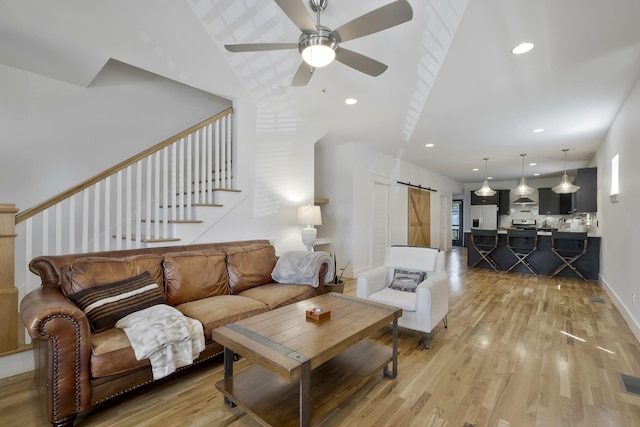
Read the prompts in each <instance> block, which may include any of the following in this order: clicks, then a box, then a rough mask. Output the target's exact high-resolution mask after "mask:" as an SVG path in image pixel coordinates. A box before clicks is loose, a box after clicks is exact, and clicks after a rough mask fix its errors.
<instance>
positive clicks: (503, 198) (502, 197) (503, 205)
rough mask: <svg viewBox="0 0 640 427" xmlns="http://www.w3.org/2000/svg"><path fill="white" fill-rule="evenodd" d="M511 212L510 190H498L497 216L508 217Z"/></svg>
mask: <svg viewBox="0 0 640 427" xmlns="http://www.w3.org/2000/svg"><path fill="white" fill-rule="evenodd" d="M510 210H511V190H498V215H509V213H510Z"/></svg>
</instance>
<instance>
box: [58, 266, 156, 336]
mask: <svg viewBox="0 0 640 427" xmlns="http://www.w3.org/2000/svg"><path fill="white" fill-rule="evenodd" d="M69 299H70V300H71V301H73V302H74V303H75V304H76V305H77V306H78V307H80V308H81V309H82V311H84V312H85V314H86V315H87V317H88V318H89V322H90V324H91V329H92V330H93V331H94V332H101V331H104V330H106V329H109V328H112V327H113V326H114V325H115V324H116V322H117V321H118V320H120V319H121V318H123V317H124V316H126V315H128V314H131V313H133V312H135V311H138V310H142V309H144V308H147V307H151V306H153V305H156V304H164V297H163V296H162V292H161V291H160V287H158V285H157V284H156V283H155V282H154V280H153V278H152V277H151V274H149V272H148V271H145V272H144V273H142V274H141V275H139V276H136V277H132V278H130V279H125V280H121V281H119V282H115V283H109V284H107V285H100V286H94V287H92V288H87V289H84V290H82V291H79V292H76V293H74V294H70V295H69Z"/></svg>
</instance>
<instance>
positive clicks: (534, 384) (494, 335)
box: [0, 249, 640, 427]
mask: <svg viewBox="0 0 640 427" xmlns="http://www.w3.org/2000/svg"><path fill="white" fill-rule="evenodd" d="M465 256H466V252H465V250H464V249H457V250H454V251H453V252H451V253H450V254H448V255H447V271H448V272H449V274H450V277H451V282H450V309H449V327H448V329H444V328H443V327H442V324H440V325H439V326H438V327H437V328H436V329H435V331H434V337H433V342H432V346H431V349H430V350H425V351H419V350H416V345H417V342H418V339H419V335H418V334H417V333H416V332H413V331H409V330H405V329H401V331H400V340H399V347H400V357H399V372H398V377H397V378H396V379H394V380H391V379H388V378H383V377H382V374H380V375H377V376H376V377H374V378H373V379H372V380H371V381H370V382H369V383H367V384H366V385H365V386H364V387H363V388H362V389H361V390H360V391H359V392H357V393H356V394H355V395H354V396H353V397H352V398H351V399H350V400H349V401H348V402H347V404H346V405H344V406H343V407H341V408H338V409H336V411H335V412H334V413H333V414H332V415H331V416H330V417H329V418H328V419H327V420H326V421H325V422H324V423H323V426H449V427H452V426H455V427H471V426H491V427H521V426H525V427H526V426H594V427H596V426H597V427H602V426H623V427H633V426H640V397H637V396H633V395H630V394H627V393H623V392H622V391H621V388H620V385H619V381H618V377H617V374H618V373H624V374H628V375H633V376H640V344H639V343H638V341H637V340H636V339H635V338H634V336H633V335H632V333H631V331H630V330H629V328H628V326H627V325H626V323H625V321H624V320H623V318H622V317H621V316H620V313H619V312H618V311H617V309H616V308H615V307H614V306H613V305H612V303H611V301H610V299H609V297H608V296H607V294H606V293H605V292H604V290H603V289H602V287H601V285H600V284H599V283H598V282H587V283H585V282H583V281H582V280H579V279H566V278H560V279H556V278H554V279H549V278H546V277H538V278H536V277H535V276H531V275H525V274H519V273H508V274H507V273H494V272H491V271H488V270H484V269H470V270H467V267H466V258H465ZM345 293H346V294H351V295H354V294H355V283H354V282H353V281H350V282H349V283H347V285H346V286H345ZM591 297H596V298H602V299H603V300H604V303H598V302H591V301H590V300H589V298H591ZM388 332H389V330H388V329H386V328H385V329H384V330H383V331H381V332H380V334H378V335H377V336H376V339H377V340H380V341H382V342H387V341H388V340H389V338H388V336H389V333H388ZM569 334H570V335H569ZM576 337H577V338H576ZM242 366H247V362H246V361H241V362H240V363H239V365H238V367H237V369H241V368H242ZM222 376H223V374H222V362H221V360H220V361H216V362H214V363H213V364H212V365H209V366H206V367H204V368H199V369H197V370H194V371H191V372H189V373H187V374H186V375H183V376H181V377H178V378H175V379H172V380H170V381H166V382H164V383H163V384H162V385H161V386H156V387H148V388H144V389H142V390H138V391H135V392H133V393H130V394H129V395H125V396H122V397H121V398H119V399H115V400H112V401H111V402H108V403H106V404H104V405H103V406H100V407H99V408H98V409H96V410H93V411H92V412H90V413H87V414H83V415H82V416H81V417H79V419H78V421H77V422H76V425H77V426H112V425H118V426H133V425H135V426H154V427H155V426H162V427H169V426H258V425H259V424H258V423H257V422H256V421H254V420H253V419H251V418H250V417H249V416H248V415H246V414H245V413H244V412H243V411H242V410H241V409H240V408H235V409H230V408H228V407H226V406H225V405H224V404H223V402H222V396H221V395H220V393H219V392H218V391H217V390H216V389H215V387H214V383H215V382H216V381H217V380H219V379H220V378H222ZM0 425H1V426H18V425H20V426H42V425H46V424H45V423H44V420H43V417H42V416H41V415H40V408H39V406H38V403H37V400H36V396H35V390H34V387H33V384H32V381H31V375H30V374H22V375H18V376H15V377H11V378H8V379H4V380H0Z"/></svg>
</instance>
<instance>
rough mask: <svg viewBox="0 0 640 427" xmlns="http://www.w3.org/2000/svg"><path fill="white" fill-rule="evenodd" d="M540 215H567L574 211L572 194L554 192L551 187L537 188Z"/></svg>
mask: <svg viewBox="0 0 640 427" xmlns="http://www.w3.org/2000/svg"><path fill="white" fill-rule="evenodd" d="M538 198H539V200H540V202H539V206H538V212H539V213H540V215H568V214H571V213H573V212H575V196H574V194H558V193H554V192H553V190H552V189H551V188H538Z"/></svg>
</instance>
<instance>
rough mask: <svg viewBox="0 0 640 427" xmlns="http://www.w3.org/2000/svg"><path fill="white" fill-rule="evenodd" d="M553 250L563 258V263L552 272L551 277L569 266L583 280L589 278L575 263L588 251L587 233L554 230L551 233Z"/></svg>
mask: <svg viewBox="0 0 640 427" xmlns="http://www.w3.org/2000/svg"><path fill="white" fill-rule="evenodd" d="M551 250H552V251H553V253H554V254H556V255H557V256H558V258H560V259H561V260H562V264H561V265H560V266H558V268H556V269H555V270H554V271H553V273H551V276H550V277H553V276H555V275H556V274H558V273H560V272H561V271H562V270H564V269H565V268H567V267H569V268H570V269H572V270H573V271H574V272H575V273H576V274H577V275H578V276H580V277H581V278H582V280H585V281H586V280H587V279H585V277H584V276H583V275H582V273H580V271H579V270H578V269H577V268H576V266H575V265H574V263H575V262H576V261H577V260H578V258H580V257H581V256H582V255H584V254H586V253H587V233H574V232H571V231H554V232H552V233H551Z"/></svg>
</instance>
